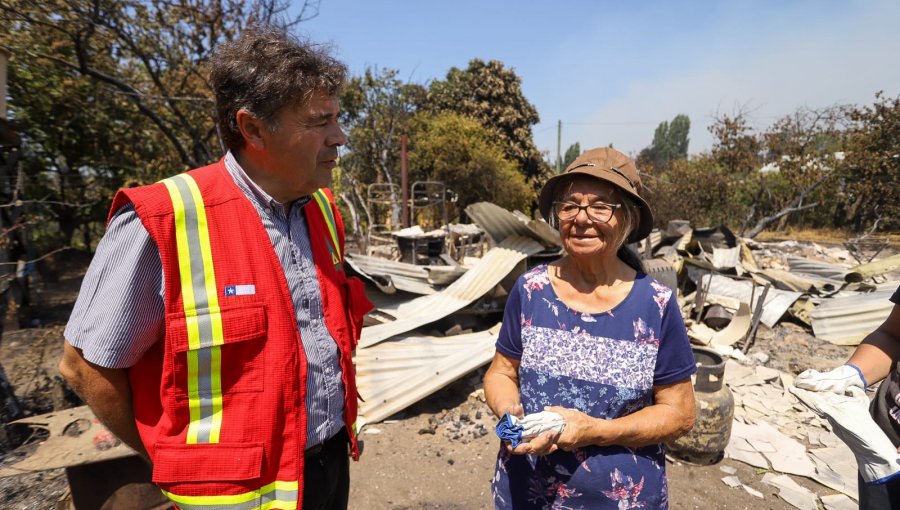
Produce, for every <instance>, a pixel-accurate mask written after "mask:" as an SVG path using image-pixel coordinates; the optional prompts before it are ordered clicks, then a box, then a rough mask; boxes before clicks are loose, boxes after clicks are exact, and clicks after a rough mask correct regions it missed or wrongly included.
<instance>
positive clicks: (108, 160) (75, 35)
mask: <svg viewBox="0 0 900 510" xmlns="http://www.w3.org/2000/svg"><path fill="white" fill-rule="evenodd" d="M288 7H289V5H288V4H287V3H286V2H284V1H283V0H273V1H268V0H266V1H262V0H213V1H210V2H168V1H162V0H151V1H144V0H116V1H112V0H98V1H87V0H66V1H63V0H49V1H46V2H33V1H29V0H0V25H2V26H3V27H4V30H3V31H2V32H0V45H2V46H4V47H6V48H8V49H9V50H10V51H11V52H12V54H13V58H12V60H11V62H10V83H9V86H10V110H11V112H12V116H13V117H14V119H15V123H16V125H17V129H18V130H19V133H20V134H21V136H22V139H23V142H24V149H25V155H24V160H23V161H22V163H21V164H22V165H23V167H24V168H25V169H26V171H27V173H28V175H29V177H30V185H29V188H28V189H27V192H28V198H33V199H35V200H36V201H37V202H39V203H38V205H36V206H35V210H33V211H32V213H33V214H38V213H40V214H42V216H36V217H33V219H32V221H33V222H34V223H37V224H40V226H41V228H42V229H44V230H46V231H47V232H36V234H37V235H43V236H44V237H45V238H55V239H57V242H58V243H60V244H69V243H70V242H71V241H72V236H73V234H74V233H75V230H76V229H79V228H80V229H81V232H82V235H83V239H82V241H83V244H84V245H85V247H88V248H89V247H90V244H91V239H92V233H96V232H99V231H102V229H103V224H104V219H105V210H106V208H107V207H108V206H109V199H110V197H111V196H112V194H113V193H114V192H115V190H116V189H117V188H118V187H120V186H122V185H123V184H124V185H130V184H140V183H146V182H152V181H154V180H157V179H159V178H160V177H163V176H166V175H171V174H173V173H176V172H179V171H182V170H185V169H187V168H189V167H196V166H200V165H202V164H205V163H208V162H211V161H213V160H215V159H217V158H218V157H219V156H220V155H221V148H220V144H219V142H218V138H217V136H216V131H215V122H214V113H215V112H214V108H213V98H212V92H211V91H210V90H209V86H208V84H207V74H208V71H207V64H208V61H209V58H210V55H211V53H212V50H213V48H214V47H215V46H216V45H217V44H219V43H220V42H222V41H226V40H231V39H233V38H235V37H236V36H237V34H238V33H240V31H241V30H242V29H243V27H245V26H248V25H249V24H253V23H267V24H273V25H278V26H283V27H289V26H292V25H294V24H296V23H298V22H299V21H301V20H302V19H304V18H308V17H310V16H311V15H315V13H314V12H312V11H310V10H307V9H306V8H305V7H306V6H305V5H304V6H303V7H302V8H301V9H299V12H300V14H299V15H297V16H294V17H291V18H286V17H284V13H285V11H286V9H287V8H288ZM294 12H298V10H295V11H294ZM44 220H51V221H49V222H48V221H44ZM53 220H55V221H53ZM51 244H52V243H51Z"/></svg>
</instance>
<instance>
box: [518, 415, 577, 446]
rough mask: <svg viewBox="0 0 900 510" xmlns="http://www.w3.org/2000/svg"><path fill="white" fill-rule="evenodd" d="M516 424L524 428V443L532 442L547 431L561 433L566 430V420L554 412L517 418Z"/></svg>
mask: <svg viewBox="0 0 900 510" xmlns="http://www.w3.org/2000/svg"><path fill="white" fill-rule="evenodd" d="M514 424H515V425H519V426H521V427H522V428H523V430H522V440H523V441H530V440H532V439H534V438H536V437H537V436H539V435H541V434H543V433H544V432H547V431H553V432H556V433H560V432H562V431H563V429H564V428H566V420H565V419H563V417H562V415H561V414H559V413H554V412H553V411H541V412H539V413H532V414H529V415H526V416H525V417H524V418H516V419H515V421H514Z"/></svg>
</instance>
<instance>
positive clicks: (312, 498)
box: [303, 429, 350, 510]
mask: <svg viewBox="0 0 900 510" xmlns="http://www.w3.org/2000/svg"><path fill="white" fill-rule="evenodd" d="M349 444H350V438H349V437H348V436H347V429H341V431H340V432H338V433H337V435H335V436H334V437H332V438H331V439H329V440H327V441H325V442H324V443H322V447H321V448H313V449H310V450H307V452H306V459H305V462H306V467H305V468H304V470H303V510H346V509H347V500H348V498H349V496H350V457H349V455H350V450H349Z"/></svg>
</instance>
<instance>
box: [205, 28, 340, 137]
mask: <svg viewBox="0 0 900 510" xmlns="http://www.w3.org/2000/svg"><path fill="white" fill-rule="evenodd" d="M346 75H347V67H346V66H345V65H344V64H343V63H342V62H340V61H339V60H337V59H335V58H334V57H332V56H331V55H330V54H329V52H328V48H327V47H325V46H321V45H314V44H312V43H309V42H308V41H301V40H299V39H297V38H296V37H294V36H292V35H290V34H288V33H286V32H285V31H284V30H281V29H277V28H272V27H253V28H249V29H247V30H245V31H244V32H243V33H242V34H241V36H240V37H239V38H238V39H237V40H235V41H232V42H228V43H224V44H223V45H222V46H220V47H219V48H218V50H217V51H216V54H215V56H214V57H213V59H212V72H211V74H210V82H211V85H212V89H213V93H214V94H215V96H216V115H217V122H218V123H219V131H220V136H221V137H222V141H223V142H224V143H225V145H226V146H227V147H228V148H229V149H232V150H236V149H240V148H241V147H243V146H244V137H243V136H241V132H240V130H239V129H238V126H237V119H236V116H237V112H238V111H239V110H240V109H241V108H243V109H245V110H247V111H248V112H250V113H251V114H252V115H253V116H254V117H256V118H258V119H260V120H262V121H263V122H265V123H266V125H267V126H268V127H269V128H270V129H275V128H277V126H276V124H275V115H276V113H278V111H279V110H281V109H282V108H284V107H285V106H292V105H294V104H298V103H302V102H305V101H307V100H308V99H309V98H310V96H312V94H313V93H314V92H316V91H319V90H322V91H325V92H327V93H328V94H330V95H334V94H337V93H338V90H339V89H340V87H341V85H342V84H343V83H344V79H345V78H346Z"/></svg>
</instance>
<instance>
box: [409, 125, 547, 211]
mask: <svg viewBox="0 0 900 510" xmlns="http://www.w3.org/2000/svg"><path fill="white" fill-rule="evenodd" d="M412 133H413V134H412V140H413V144H412V150H411V152H410V167H411V168H412V169H414V170H413V171H412V172H411V176H410V180H411V181H412V180H432V181H442V182H444V184H445V185H446V186H447V187H448V188H449V189H451V190H453V191H454V192H455V193H456V194H457V195H458V199H457V202H456V204H455V209H456V210H455V211H450V212H451V217H453V216H456V215H457V214H458V213H459V212H460V211H462V210H463V209H465V207H466V206H468V205H469V204H472V203H475V202H480V201H485V200H487V201H490V202H493V203H495V204H497V205H499V206H501V207H505V208H507V209H519V210H524V208H525V206H526V205H527V204H528V203H529V202H530V200H531V199H532V198H533V195H532V192H531V189H530V188H529V186H528V185H527V184H526V183H525V177H524V176H523V175H522V174H521V173H519V172H518V171H517V170H516V165H515V163H513V162H512V161H510V160H509V159H507V158H506V156H505V154H504V150H503V147H502V146H500V145H499V144H497V143H496V142H494V141H493V137H492V133H491V132H490V131H489V130H488V129H486V128H485V127H484V126H482V125H481V124H480V123H479V122H478V121H476V120H474V119H469V118H466V117H463V116H462V115H459V114H456V113H452V112H446V113H438V114H424V113H423V114H420V115H419V116H417V118H416V121H415V123H414V128H413V131H412Z"/></svg>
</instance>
